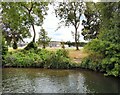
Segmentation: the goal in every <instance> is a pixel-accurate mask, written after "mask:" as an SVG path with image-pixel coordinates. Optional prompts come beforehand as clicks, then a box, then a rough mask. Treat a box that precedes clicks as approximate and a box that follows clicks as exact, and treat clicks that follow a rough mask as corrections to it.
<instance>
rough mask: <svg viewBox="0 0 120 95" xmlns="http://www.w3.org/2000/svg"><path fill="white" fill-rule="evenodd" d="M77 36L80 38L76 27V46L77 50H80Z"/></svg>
mask: <svg viewBox="0 0 120 95" xmlns="http://www.w3.org/2000/svg"><path fill="white" fill-rule="evenodd" d="M77 36H78V34H77V28H76V27H75V46H76V50H79V47H78V39H77Z"/></svg>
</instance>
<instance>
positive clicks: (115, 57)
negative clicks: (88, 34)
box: [81, 2, 120, 77]
mask: <svg viewBox="0 0 120 95" xmlns="http://www.w3.org/2000/svg"><path fill="white" fill-rule="evenodd" d="M96 5H97V6H96V7H97V8H98V10H99V13H100V15H101V16H100V19H101V25H100V29H99V32H100V33H99V35H98V36H97V37H98V38H97V39H94V40H92V41H91V42H89V43H88V44H87V45H86V46H85V49H86V50H87V51H88V52H89V56H88V57H87V58H85V59H84V60H83V61H82V64H81V67H83V68H89V69H92V70H97V71H102V72H104V73H105V75H112V76H115V77H120V33H119V31H120V27H119V25H120V20H118V18H120V8H119V6H120V2H118V3H115V2H114V3H113V2H109V3H97V4H96ZM108 14H109V15H108Z"/></svg>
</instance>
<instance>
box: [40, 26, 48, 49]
mask: <svg viewBox="0 0 120 95" xmlns="http://www.w3.org/2000/svg"><path fill="white" fill-rule="evenodd" d="M49 42H50V38H49V37H48V34H47V32H46V31H45V29H43V27H42V28H41V31H40V33H39V39H38V44H42V45H43V48H44V49H45V47H46V46H47V45H48V44H49Z"/></svg>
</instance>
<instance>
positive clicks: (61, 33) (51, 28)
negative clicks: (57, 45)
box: [25, 5, 85, 42]
mask: <svg viewBox="0 0 120 95" xmlns="http://www.w3.org/2000/svg"><path fill="white" fill-rule="evenodd" d="M81 19H84V16H82V17H81ZM59 22H60V20H59V19H58V18H56V16H55V14H54V9H53V6H52V5H49V10H48V15H47V16H46V17H45V20H44V23H43V28H44V29H45V31H47V32H48V36H49V37H50V38H51V40H52V41H74V38H73V36H72V34H71V31H74V27H73V26H70V27H69V28H68V27H67V26H66V27H64V26H63V27H61V28H60V29H59V30H57V31H56V29H57V28H58V26H59V24H58V23H59ZM82 28H83V26H82V25H80V27H79V30H78V31H80V32H81V29H82ZM35 30H36V40H37V39H38V37H39V35H38V33H39V32H40V27H38V26H35ZM30 31H31V34H32V36H33V30H32V28H31V29H30ZM32 38H33V37H31V38H27V39H25V41H26V42H30V41H32ZM81 41H82V42H83V41H85V40H84V39H83V36H82V35H80V42H81Z"/></svg>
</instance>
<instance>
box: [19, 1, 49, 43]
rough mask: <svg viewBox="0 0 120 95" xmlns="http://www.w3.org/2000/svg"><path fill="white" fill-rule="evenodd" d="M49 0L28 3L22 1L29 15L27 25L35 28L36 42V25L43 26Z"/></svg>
mask: <svg viewBox="0 0 120 95" xmlns="http://www.w3.org/2000/svg"><path fill="white" fill-rule="evenodd" d="M47 5H48V3H47V2H28V3H20V6H21V7H22V9H23V10H24V13H25V14H26V15H27V18H26V19H25V21H26V23H25V24H26V25H27V24H28V25H30V26H32V28H33V32H34V36H33V40H32V41H33V42H35V38H36V32H35V26H34V25H37V26H41V25H42V23H43V20H44V16H45V15H47V12H46V11H47V10H48V7H47Z"/></svg>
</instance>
